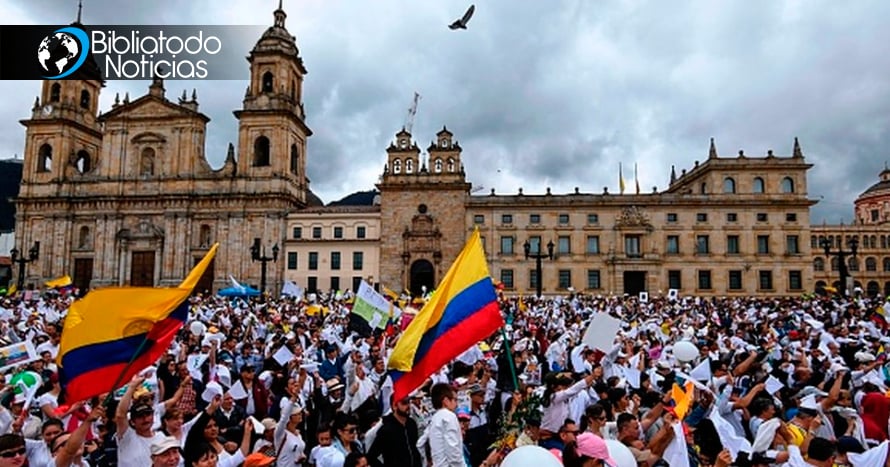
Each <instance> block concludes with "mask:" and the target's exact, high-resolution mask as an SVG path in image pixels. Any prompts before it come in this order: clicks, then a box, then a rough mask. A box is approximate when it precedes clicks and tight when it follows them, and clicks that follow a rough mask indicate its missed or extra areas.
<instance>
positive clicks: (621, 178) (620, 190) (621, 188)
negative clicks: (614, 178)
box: [618, 162, 624, 195]
mask: <svg viewBox="0 0 890 467" xmlns="http://www.w3.org/2000/svg"><path fill="white" fill-rule="evenodd" d="M618 193H619V194H622V195H623V194H624V172H623V171H622V170H621V162H619V163H618Z"/></svg>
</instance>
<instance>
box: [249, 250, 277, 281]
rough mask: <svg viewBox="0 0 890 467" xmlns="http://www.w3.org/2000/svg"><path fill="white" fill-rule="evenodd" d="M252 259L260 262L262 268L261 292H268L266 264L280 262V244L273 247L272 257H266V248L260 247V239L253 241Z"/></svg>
mask: <svg viewBox="0 0 890 467" xmlns="http://www.w3.org/2000/svg"><path fill="white" fill-rule="evenodd" d="M250 259H251V260H253V261H259V262H260V264H261V265H262V266H261V269H260V270H261V271H262V272H261V273H260V274H261V275H260V292H265V291H266V263H268V262H269V261H276V262H277V261H278V244H277V243H276V244H275V246H273V247H272V256H266V247H265V246H260V238H259V237H255V238H254V239H253V245H251V247H250Z"/></svg>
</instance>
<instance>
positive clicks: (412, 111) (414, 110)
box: [405, 91, 420, 133]
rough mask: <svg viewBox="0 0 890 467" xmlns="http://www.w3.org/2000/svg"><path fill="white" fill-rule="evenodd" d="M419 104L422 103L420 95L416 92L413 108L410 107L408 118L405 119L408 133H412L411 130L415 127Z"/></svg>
mask: <svg viewBox="0 0 890 467" xmlns="http://www.w3.org/2000/svg"><path fill="white" fill-rule="evenodd" d="M418 102H420V94H418V93H417V91H414V101H413V102H411V107H408V116H407V117H405V131H407V132H408V133H411V128H412V127H414V116H415V115H417V103H418Z"/></svg>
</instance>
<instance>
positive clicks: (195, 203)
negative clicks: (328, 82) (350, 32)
mask: <svg viewBox="0 0 890 467" xmlns="http://www.w3.org/2000/svg"><path fill="white" fill-rule="evenodd" d="M285 19H286V14H285V12H284V11H283V10H281V9H280V8H279V9H278V10H276V11H275V12H274V24H273V25H272V26H271V27H270V28H268V29H267V30H266V31H265V33H264V34H263V35H262V37H261V38H259V40H258V42H257V43H256V45H255V46H254V47H253V49H252V50H251V51H250V55H249V57H248V62H249V66H250V83H249V85H248V88H247V91H246V93H245V95H244V100H243V103H242V106H241V108H240V109H238V110H236V111H235V112H234V113H235V116H236V117H237V119H238V121H239V124H238V140H237V156H236V146H235V145H233V144H231V143H230V145H229V149H228V154H227V157H226V161H225V164H224V165H223V167H221V168H220V169H218V170H214V169H212V168H211V167H210V165H209V164H208V162H207V158H206V155H205V153H204V141H205V135H206V126H207V122H208V121H209V118H208V117H207V116H206V115H204V114H202V113H201V112H200V110H199V104H198V99H197V95H196V93H195V92H194V91H193V92H192V94H191V96H188V95H186V94H185V93H184V94H183V95H182V96H181V97H179V98H171V97H170V96H168V95H167V94H166V90H165V87H164V82H163V81H162V80H159V79H156V80H154V81H153V82H152V84H151V86H150V87H149V90H148V93H147V94H145V95H144V96H141V97H138V98H136V99H133V100H130V98H129V96H125V97H124V98H123V99H121V98H120V96H116V97H115V103H114V105H113V106H112V109H111V110H110V111H108V112H105V113H99V111H98V102H99V93H100V92H103V88H104V86H105V83H104V82H103V81H102V79H101V77H100V75H99V73H98V68H97V67H95V66H92V67H91V66H88V65H89V64H91V63H94V59H93V58H92V57H88V60H87V63H88V65H87V66H84V67H83V68H82V69H81V70H79V73H80V74H79V76H78V77H77V78H78V79H69V80H60V81H45V82H43V86H42V90H41V93H40V96H38V98H37V99H36V101H35V103H34V107H33V109H32V112H31V117H30V118H29V119H26V120H23V121H22V122H21V123H22V124H23V125H24V126H25V127H26V137H25V151H24V171H23V177H22V185H21V191H20V193H19V196H18V198H17V199H16V207H17V212H16V225H17V228H16V237H17V238H16V244H17V245H26V246H24V247H23V248H22V249H25V250H27V249H28V248H29V247H30V246H31V245H32V244H33V243H34V242H40V243H39V245H40V258H39V260H38V261H36V262H35V263H33V264H30V265H28V268H27V277H26V282H28V283H31V284H36V285H39V284H41V283H42V281H44V280H48V279H50V278H53V277H58V276H62V275H65V274H69V275H71V276H72V277H73V279H74V282H75V284H76V285H77V286H79V287H87V286H90V287H101V286H108V285H132V286H169V285H175V284H178V283H179V281H180V280H181V279H182V278H183V277H185V275H186V274H187V272H188V271H189V270H190V269H191V268H192V266H194V264H195V262H196V261H197V260H198V259H200V258H201V257H202V256H203V255H204V254H205V253H206V252H207V251H208V249H209V248H210V246H211V245H212V244H213V243H214V242H220V244H221V248H220V250H219V252H218V254H217V256H216V259H215V261H214V264H213V266H212V267H211V268H210V269H209V270H208V271H207V274H205V277H204V278H203V279H202V282H201V284H200V285H199V288H200V289H211V288H218V287H219V286H224V285H225V284H227V283H228V279H227V277H228V275H229V274H232V275H234V276H236V277H238V278H239V280H242V281H245V282H250V283H259V277H260V263H259V262H252V261H251V258H250V248H251V246H252V245H253V244H254V243H255V242H260V244H261V246H264V247H266V248H265V249H266V251H270V248H271V247H272V246H273V245H274V244H283V243H284V240H285V232H284V229H285V226H286V222H285V220H286V218H287V215H288V213H289V212H291V211H294V210H297V209H300V208H302V207H305V206H306V205H307V202H308V199H309V196H310V192H309V180H308V178H307V177H306V157H305V155H306V142H307V139H308V138H309V136H311V135H312V131H311V130H310V129H309V127H308V126H307V125H306V123H305V115H304V112H303V104H302V84H303V77H304V76H305V74H306V69H305V67H304V66H303V61H302V59H301V57H300V55H299V50H298V49H297V45H296V43H295V38H294V37H293V36H292V35H291V34H290V33H289V32H288V31H287V29H286V28H285ZM269 267H270V268H271V269H270V271H269V276H270V277H271V278H272V279H271V280H270V281H269V287H270V288H271V289H273V290H274V289H277V288H278V287H279V286H280V284H281V282H280V280H281V277H282V276H283V270H284V262H283V261H281V260H279V261H278V262H273V263H269Z"/></svg>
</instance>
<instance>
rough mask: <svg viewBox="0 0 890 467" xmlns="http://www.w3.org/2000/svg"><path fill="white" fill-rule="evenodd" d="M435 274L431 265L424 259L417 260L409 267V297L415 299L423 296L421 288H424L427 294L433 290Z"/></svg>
mask: <svg viewBox="0 0 890 467" xmlns="http://www.w3.org/2000/svg"><path fill="white" fill-rule="evenodd" d="M435 279H436V272H435V269H433V263H430V262H429V261H427V260H425V259H419V260H417V261H415V262H414V264H412V265H411V282H410V285H409V286H408V288H409V289H410V290H411V295H413V296H415V297H417V296H420V295H423V286H426V291H427V292H429V291H431V290H433V287H435V286H436V282H435Z"/></svg>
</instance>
